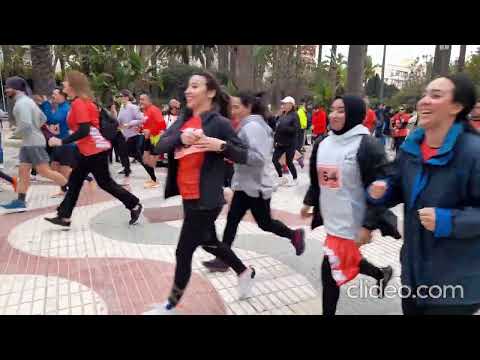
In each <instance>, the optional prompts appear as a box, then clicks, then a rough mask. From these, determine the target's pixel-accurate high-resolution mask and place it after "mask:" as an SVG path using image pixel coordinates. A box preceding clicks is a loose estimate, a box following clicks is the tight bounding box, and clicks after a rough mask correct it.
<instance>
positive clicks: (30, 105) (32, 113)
mask: <svg viewBox="0 0 480 360" xmlns="http://www.w3.org/2000/svg"><path fill="white" fill-rule="evenodd" d="M13 116H14V117H15V120H16V122H17V129H16V130H15V132H14V136H18V137H21V138H22V146H46V145H47V142H46V141H45V136H43V133H42V131H41V130H40V128H41V127H42V125H43V124H45V122H46V121H47V117H46V116H45V114H44V113H43V112H42V110H40V108H39V107H38V106H37V104H35V102H34V101H33V100H32V99H30V98H29V97H28V96H27V95H25V94H23V93H19V94H17V95H16V96H15V106H14V107H13Z"/></svg>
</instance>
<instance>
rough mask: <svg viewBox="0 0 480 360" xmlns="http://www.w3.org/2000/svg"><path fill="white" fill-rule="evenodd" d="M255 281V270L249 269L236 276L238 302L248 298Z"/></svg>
mask: <svg viewBox="0 0 480 360" xmlns="http://www.w3.org/2000/svg"><path fill="white" fill-rule="evenodd" d="M254 281H255V269H254V268H253V267H249V268H248V269H247V270H245V271H244V272H243V273H241V274H240V275H239V276H238V298H239V299H240V300H243V299H246V298H249V297H250V295H251V292H252V288H253V284H254Z"/></svg>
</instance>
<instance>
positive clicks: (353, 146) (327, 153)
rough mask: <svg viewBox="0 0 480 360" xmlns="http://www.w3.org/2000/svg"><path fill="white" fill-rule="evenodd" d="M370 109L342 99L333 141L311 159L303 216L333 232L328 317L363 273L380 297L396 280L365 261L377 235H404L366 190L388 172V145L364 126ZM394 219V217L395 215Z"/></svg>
mask: <svg viewBox="0 0 480 360" xmlns="http://www.w3.org/2000/svg"><path fill="white" fill-rule="evenodd" d="M365 112H366V107H365V103H364V101H363V99H362V98H360V97H357V96H344V97H342V98H337V99H336V100H335V101H334V102H333V104H332V107H331V112H330V115H329V118H330V127H331V130H332V131H331V133H330V135H329V136H328V137H320V138H319V139H318V140H317V141H316V142H315V145H314V147H313V150H312V155H311V160H310V181H311V184H310V188H309V190H308V192H307V194H306V195H305V199H304V204H305V205H304V206H303V208H302V210H301V216H302V217H303V218H307V217H309V216H311V215H312V214H310V209H311V207H312V206H313V207H314V213H313V221H312V229H315V228H316V227H317V226H320V225H322V224H323V225H324V226H325V230H326V232H327V238H326V240H325V245H324V251H325V256H324V258H323V263H322V285H323V294H322V298H323V303H322V306H323V314H324V315H334V314H335V312H336V308H337V303H338V298H339V296H340V286H341V285H343V284H346V283H347V282H349V281H350V280H352V279H354V278H355V277H356V276H357V275H358V274H359V273H361V274H365V275H368V276H371V277H373V278H375V279H376V280H377V283H378V286H379V290H380V293H379V296H383V290H384V287H385V286H386V285H387V283H388V282H389V280H390V278H391V277H392V268H391V267H390V266H388V267H386V268H378V267H376V266H374V265H372V264H371V263H369V262H368V261H367V260H366V259H364V258H363V257H362V255H361V254H360V251H359V248H358V247H359V246H361V245H362V244H365V243H368V242H370V239H371V231H372V230H374V229H376V228H380V229H381V231H382V233H383V234H384V235H393V236H395V237H396V238H399V237H400V234H398V231H396V224H395V223H393V224H392V223H388V220H387V217H386V216H385V215H386V214H387V211H386V210H385V209H384V210H383V211H380V210H379V209H375V208H373V207H369V208H368V207H367V203H366V196H365V189H366V188H367V186H368V185H369V184H370V183H371V182H373V180H375V179H376V178H377V177H379V176H386V175H387V174H388V173H387V171H388V165H389V164H388V161H387V159H386V154H385V150H384V149H383V147H382V145H381V144H380V143H379V142H378V141H377V140H376V139H375V138H374V137H372V136H370V132H369V130H368V129H367V128H366V127H365V126H364V125H362V122H363V120H364V118H365ZM389 215H392V216H393V214H391V213H390V214H389Z"/></svg>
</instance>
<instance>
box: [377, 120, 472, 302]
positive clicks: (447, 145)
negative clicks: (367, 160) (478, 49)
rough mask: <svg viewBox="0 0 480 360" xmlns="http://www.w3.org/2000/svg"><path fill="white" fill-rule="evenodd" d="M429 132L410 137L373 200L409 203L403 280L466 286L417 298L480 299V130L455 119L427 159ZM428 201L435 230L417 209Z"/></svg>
mask: <svg viewBox="0 0 480 360" xmlns="http://www.w3.org/2000/svg"><path fill="white" fill-rule="evenodd" d="M424 137H425V130H424V129H422V128H418V129H416V130H415V131H414V132H412V134H410V136H409V137H407V139H406V140H405V143H404V144H403V145H402V146H401V147H400V151H399V154H398V157H397V159H396V161H395V172H394V175H393V176H392V177H391V178H390V179H389V181H388V183H389V187H388V190H387V194H386V195H385V197H384V199H381V200H380V201H378V200H377V201H372V203H374V202H380V203H383V204H384V205H386V206H389V207H391V206H395V205H396V204H399V203H405V206H404V219H405V220H404V229H405V230H404V243H403V246H402V249H401V251H400V263H401V264H402V275H401V280H402V284H403V285H407V286H410V287H411V288H413V289H414V288H416V287H418V286H421V285H426V286H433V285H437V286H439V287H443V286H452V287H455V286H459V287H461V288H462V289H463V296H460V295H461V294H460V293H459V292H457V293H456V296H452V293H449V292H445V293H444V294H443V296H440V297H438V298H434V297H427V298H426V299H421V298H420V297H417V303H419V304H442V305H447V304H451V305H460V304H475V303H480V136H478V135H477V134H474V133H470V132H466V131H465V128H464V125H463V124H462V123H455V124H454V125H453V126H452V127H451V128H450V130H449V132H448V134H447V136H446V138H445V141H444V144H443V145H442V147H440V149H439V150H438V153H437V155H435V156H434V157H432V158H431V159H429V160H428V161H426V162H424V161H423V157H422V152H421V150H420V146H421V144H422V142H423V140H424ZM427 207H428V208H430V207H432V208H435V215H436V226H435V230H434V231H433V232H432V231H428V230H426V229H425V228H424V227H423V226H422V224H421V223H420V219H419V215H418V210H419V209H422V208H427ZM432 289H433V288H432ZM457 291H458V290H457ZM441 295H442V294H441ZM434 296H436V295H434Z"/></svg>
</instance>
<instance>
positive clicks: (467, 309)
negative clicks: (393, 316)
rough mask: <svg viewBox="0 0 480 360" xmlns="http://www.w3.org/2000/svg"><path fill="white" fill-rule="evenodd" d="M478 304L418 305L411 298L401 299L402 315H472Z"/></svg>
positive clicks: (479, 306)
mask: <svg viewBox="0 0 480 360" xmlns="http://www.w3.org/2000/svg"><path fill="white" fill-rule="evenodd" d="M479 309H480V304H468V305H418V304H417V302H416V300H415V299H412V298H411V297H407V298H402V312H403V315H473V314H475V313H476V312H477V311H478V310H479Z"/></svg>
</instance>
